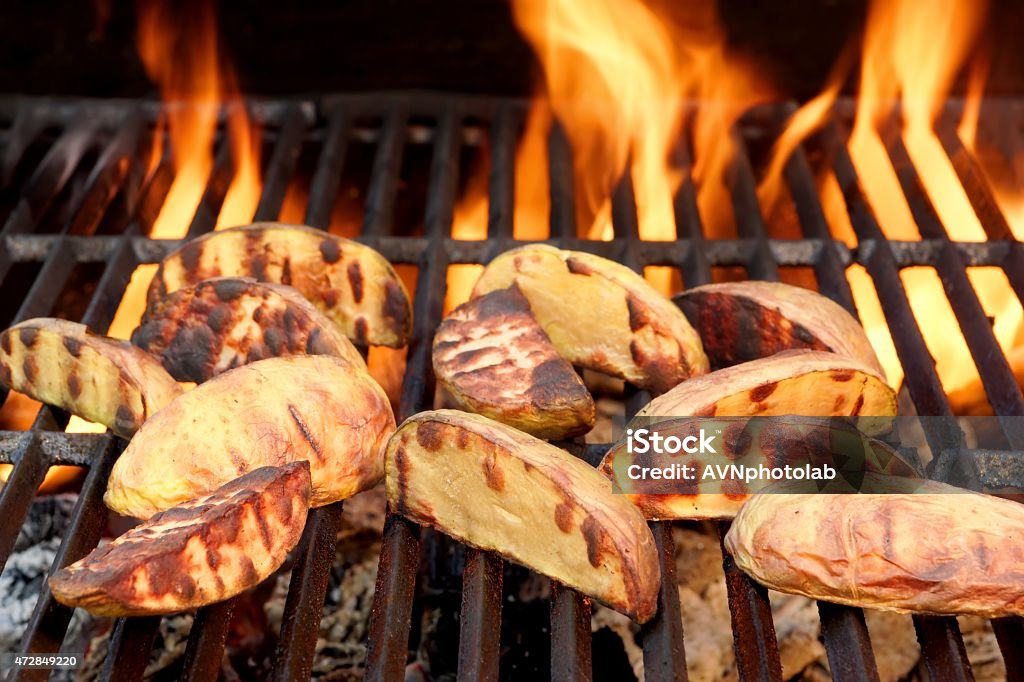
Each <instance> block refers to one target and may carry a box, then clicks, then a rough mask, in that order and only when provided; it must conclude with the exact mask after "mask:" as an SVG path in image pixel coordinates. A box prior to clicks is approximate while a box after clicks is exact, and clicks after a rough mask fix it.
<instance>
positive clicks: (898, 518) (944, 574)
mask: <svg viewBox="0 0 1024 682" xmlns="http://www.w3.org/2000/svg"><path fill="white" fill-rule="evenodd" d="M806 490H807V489H806V488H805V487H804V486H801V485H798V484H795V483H794V482H787V483H778V484H773V485H772V486H771V487H770V488H766V489H765V491H764V492H761V493H759V494H757V495H755V496H754V497H753V498H752V499H751V500H750V501H749V502H747V503H746V504H745V505H744V506H743V508H742V509H741V510H740V512H739V514H737V515H736V519H735V520H734V521H733V523H732V527H731V528H730V530H729V532H728V534H727V535H726V536H725V548H726V550H727V551H728V552H729V553H730V554H732V556H733V558H735V560H736V564H737V565H738V566H739V567H740V568H741V569H742V570H743V571H745V572H746V573H748V574H749V575H750V576H751V577H753V578H754V580H757V581H758V582H759V583H762V584H763V585H766V586H767V587H769V588H771V589H775V590H779V591H782V592H789V593H793V594H802V595H806V596H808V597H811V598H812V599H824V600H827V601H832V602H838V603H840V604H849V605H852V606H864V607H870V608H877V609H885V610H887V611H897V612H900V613H927V614H940V615H954V614H955V615H960V614H973V615H976V616H982V617H985V618H999V617H1002V616H1021V615H1024V590H1022V589H1021V585H1022V584H1024V569H1022V568H1021V567H1022V566H1024V506H1022V505H1021V504H1019V503H1017V502H1012V501H1010V500H1004V499H1000V498H997V497H992V496H989V495H982V494H980V493H973V492H968V491H965V490H962V489H959V488H954V487H952V486H949V485H946V484H944V483H939V482H936V481H927V480H911V479H906V478H892V477H886V476H882V475H879V474H868V475H867V476H865V480H864V482H863V484H862V485H861V486H860V490H861V494H844V495H838V494H834V495H833V494H820V493H819V494H800V493H801V492H802V491H806ZM769 491H770V492H769ZM795 519H799V522H795Z"/></svg>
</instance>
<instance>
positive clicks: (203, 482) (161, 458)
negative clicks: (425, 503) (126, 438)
mask: <svg viewBox="0 0 1024 682" xmlns="http://www.w3.org/2000/svg"><path fill="white" fill-rule="evenodd" d="M394 428H395V419H394V415H393V414H392V412H391V406H390V404H389V403H388V400H387V396H386V395H385V393H384V391H383V389H381V387H380V386H379V385H378V384H377V383H376V382H375V381H374V380H373V379H372V378H371V377H370V375H369V374H368V373H366V372H364V371H361V370H358V369H356V368H355V367H354V366H353V365H352V364H350V363H347V362H345V361H344V360H340V359H338V358H335V357H331V356H328V355H308V356H306V355H294V356H287V357H279V358H270V359H268V360H260V361H259V362H254V363H252V364H249V365H244V366H242V367H239V368H237V369H233V370H230V371H228V372H224V373H223V374H220V375H218V376H216V377H214V378H213V379H211V380H209V381H207V382H206V383H203V384H200V385H199V386H197V387H196V388H194V389H192V390H191V391H189V392H188V393H185V394H183V395H181V396H180V397H179V398H178V399H176V400H174V401H173V402H172V403H171V404H169V405H168V406H167V407H165V408H164V409H163V410H161V411H160V413H159V414H157V415H156V416H154V417H153V418H152V419H150V420H149V421H148V422H146V423H145V424H144V425H143V427H142V428H141V429H140V430H139V432H138V433H137V434H136V435H135V437H134V438H133V439H132V441H131V442H130V443H129V444H128V447H127V448H126V449H125V451H124V453H123V454H122V455H121V457H120V458H119V459H118V460H117V462H116V463H115V464H114V469H113V471H112V472H111V475H110V482H109V484H108V486H107V492H106V495H105V496H104V498H103V499H104V502H106V504H107V506H108V507H110V508H111V509H113V510H114V511H116V512H118V513H119V514H123V515H126V516H134V517H137V518H149V517H150V516H152V515H153V514H155V513H157V512H160V511H163V510H164V509H168V508H170V507H173V506H176V505H178V504H181V503H182V502H183V501H185V500H188V499H190V498H193V497H196V496H198V495H204V494H207V493H209V492H210V491H212V490H215V489H216V488H218V487H219V486H221V485H223V484H224V483H226V482H227V481H230V480H231V479H233V478H235V477H237V476H241V475H242V474H245V473H246V472H248V471H251V470H252V469H255V468H259V467H262V466H281V465H283V464H285V463H287V462H292V461H299V460H308V461H309V463H310V466H311V467H312V479H313V494H312V499H311V504H312V506H314V507H319V506H322V505H325V504H329V503H331V502H337V501H338V500H341V499H345V498H347V497H351V496H352V495H354V494H356V493H357V492H360V491H361V490H364V489H366V488H369V487H373V486H374V485H376V484H377V483H379V482H380V480H381V478H382V477H383V475H384V463H383V455H382V448H383V446H384V443H385V442H386V441H387V438H388V436H389V435H390V434H391V433H392V432H393V431H394Z"/></svg>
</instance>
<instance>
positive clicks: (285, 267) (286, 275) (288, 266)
mask: <svg viewBox="0 0 1024 682" xmlns="http://www.w3.org/2000/svg"><path fill="white" fill-rule="evenodd" d="M291 283H292V259H291V257H290V256H285V257H284V262H283V263H281V284H287V285H289V286H291Z"/></svg>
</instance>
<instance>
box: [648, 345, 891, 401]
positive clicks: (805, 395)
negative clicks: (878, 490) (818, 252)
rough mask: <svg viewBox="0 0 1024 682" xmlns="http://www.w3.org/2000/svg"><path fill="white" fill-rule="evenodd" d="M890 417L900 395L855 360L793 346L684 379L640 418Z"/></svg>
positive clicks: (869, 369) (871, 370)
mask: <svg viewBox="0 0 1024 682" xmlns="http://www.w3.org/2000/svg"><path fill="white" fill-rule="evenodd" d="M716 415H717V416H719V417H753V416H761V417H771V416H778V415H801V416H805V417H860V416H863V417H891V416H895V415H896V393H895V391H893V389H892V388H891V387H889V386H888V385H887V384H886V383H885V381H884V380H883V379H882V377H881V375H880V374H879V372H878V371H877V370H875V369H874V368H872V367H869V366H867V365H865V364H864V363H862V362H859V361H857V360H854V359H852V358H846V357H843V356H840V355H836V354H835V353H826V352H823V351H813V350H792V351H785V352H782V353H778V354H776V355H772V356H769V357H767V358H761V359H760V360H752V361H750V362H745V363H743V364H741V365H735V366H733V367H727V368H725V369H720V370H717V371H714V372H711V373H710V374H706V375H704V376H701V377H695V378H693V379H690V380H689V381H685V382H683V383H681V384H679V385H678V386H676V387H675V388H674V389H672V390H671V391H669V392H668V393H666V394H665V395H662V396H659V397H657V398H655V399H654V400H652V401H651V402H650V403H648V404H647V406H646V407H645V408H644V409H642V410H641V411H640V412H639V416H665V417H677V416H695V417H713V416H716Z"/></svg>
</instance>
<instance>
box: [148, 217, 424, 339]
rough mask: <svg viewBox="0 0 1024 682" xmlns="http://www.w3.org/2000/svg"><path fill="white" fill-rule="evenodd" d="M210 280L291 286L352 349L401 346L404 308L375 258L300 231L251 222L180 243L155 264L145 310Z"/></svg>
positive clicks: (389, 272)
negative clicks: (355, 346)
mask: <svg viewBox="0 0 1024 682" xmlns="http://www.w3.org/2000/svg"><path fill="white" fill-rule="evenodd" d="M213 277H252V278H255V279H257V280H259V281H261V282H272V283H277V284H287V285H290V286H292V287H295V289H297V290H298V291H299V292H300V293H301V294H302V295H303V296H305V297H306V298H307V299H308V300H309V301H310V302H311V303H312V304H313V305H315V306H316V307H318V308H319V309H320V310H322V311H323V312H324V314H326V315H327V316H328V317H330V318H331V319H332V320H334V322H335V323H336V324H338V326H339V327H340V328H341V329H342V331H343V332H344V333H345V335H346V336H347V337H348V338H349V339H351V340H352V341H353V342H354V343H357V344H370V345H382V346H392V347H395V348H398V347H401V346H404V345H406V344H407V343H408V342H409V338H410V335H411V333H412V306H411V304H410V301H409V295H408V293H407V292H406V290H405V286H404V285H403V284H402V281H401V279H400V278H399V277H398V275H397V273H395V270H394V268H393V267H391V264H390V263H388V261H387V259H385V258H384V257H383V256H382V255H381V254H380V253H378V252H377V251H375V250H373V249H372V248H370V247H368V246H365V245H363V244H360V243H358V242H355V241H352V240H349V239H343V238H341V237H336V236H334V235H331V234H328V233H327V232H323V231H321V230H316V229H314V228H312V227H307V226H305V225H284V224H281V223H254V224H252V225H244V226H241V227H235V228H231V229H228V230H219V231H217V232H211V233H209V234H207V235H204V236H202V237H199V238H198V239H193V240H192V241H189V242H187V243H186V244H184V245H182V246H181V247H180V248H179V249H178V250H177V251H174V252H173V253H171V254H170V255H168V256H167V258H165V259H164V260H163V262H162V263H160V267H159V268H158V269H157V272H156V275H155V276H154V278H153V283H152V284H151V285H150V288H149V304H150V305H151V306H152V305H155V304H156V303H157V302H158V301H159V300H160V299H162V298H163V297H165V296H166V295H167V294H169V293H172V292H174V291H176V290H178V289H180V288H181V287H183V286H188V285H190V284H196V283H197V282H200V281H202V280H205V279H210V278H213Z"/></svg>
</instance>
